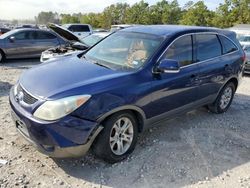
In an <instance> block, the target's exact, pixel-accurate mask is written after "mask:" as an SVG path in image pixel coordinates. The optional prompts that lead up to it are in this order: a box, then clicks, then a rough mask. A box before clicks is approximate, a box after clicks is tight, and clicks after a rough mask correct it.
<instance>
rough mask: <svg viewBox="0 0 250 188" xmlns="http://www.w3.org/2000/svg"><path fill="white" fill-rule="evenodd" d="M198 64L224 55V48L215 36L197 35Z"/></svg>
mask: <svg viewBox="0 0 250 188" xmlns="http://www.w3.org/2000/svg"><path fill="white" fill-rule="evenodd" d="M195 36H196V52H197V62H199V61H205V60H208V59H211V58H214V57H218V56H220V55H221V54H222V47H221V44H220V42H219V40H218V37H217V35H215V34H196V35H195Z"/></svg>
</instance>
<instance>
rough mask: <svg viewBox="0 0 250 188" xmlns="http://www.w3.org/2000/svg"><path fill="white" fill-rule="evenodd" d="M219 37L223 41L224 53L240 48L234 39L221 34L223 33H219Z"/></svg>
mask: <svg viewBox="0 0 250 188" xmlns="http://www.w3.org/2000/svg"><path fill="white" fill-rule="evenodd" d="M219 38H220V41H221V43H222V50H223V54H228V53H231V52H234V51H236V50H237V49H238V48H237V47H236V46H235V44H234V43H233V42H232V41H230V40H229V39H228V38H226V37H224V36H221V35H219Z"/></svg>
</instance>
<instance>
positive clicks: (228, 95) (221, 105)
mask: <svg viewBox="0 0 250 188" xmlns="http://www.w3.org/2000/svg"><path fill="white" fill-rule="evenodd" d="M235 90H236V88H235V85H234V83H232V82H229V83H227V84H226V85H225V86H224V87H223V88H222V90H221V91H220V93H219V95H218V97H217V99H216V100H215V102H214V103H213V104H210V105H208V108H209V110H210V111H211V112H213V113H216V114H221V113H224V112H226V111H227V110H228V108H229V107H230V105H231V103H232V101H233V98H234V94H235Z"/></svg>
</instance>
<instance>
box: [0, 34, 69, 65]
mask: <svg viewBox="0 0 250 188" xmlns="http://www.w3.org/2000/svg"><path fill="white" fill-rule="evenodd" d="M66 43H68V41H67V40H65V39H63V38H62V37H60V36H59V35H58V34H56V33H55V32H51V31H45V30H40V29H14V30H11V31H9V32H7V33H5V34H3V35H1V36H0V62H2V61H3V60H4V59H11V58H35V57H40V56H41V53H42V52H43V51H45V50H46V49H48V48H51V47H54V46H58V45H64V44H66Z"/></svg>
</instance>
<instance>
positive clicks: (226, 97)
mask: <svg viewBox="0 0 250 188" xmlns="http://www.w3.org/2000/svg"><path fill="white" fill-rule="evenodd" d="M232 95H233V90H232V88H231V87H228V88H226V89H225V90H224V92H223V94H222V96H221V100H220V108H221V109H225V108H226V107H227V106H228V105H229V103H230V101H231V98H232Z"/></svg>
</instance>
